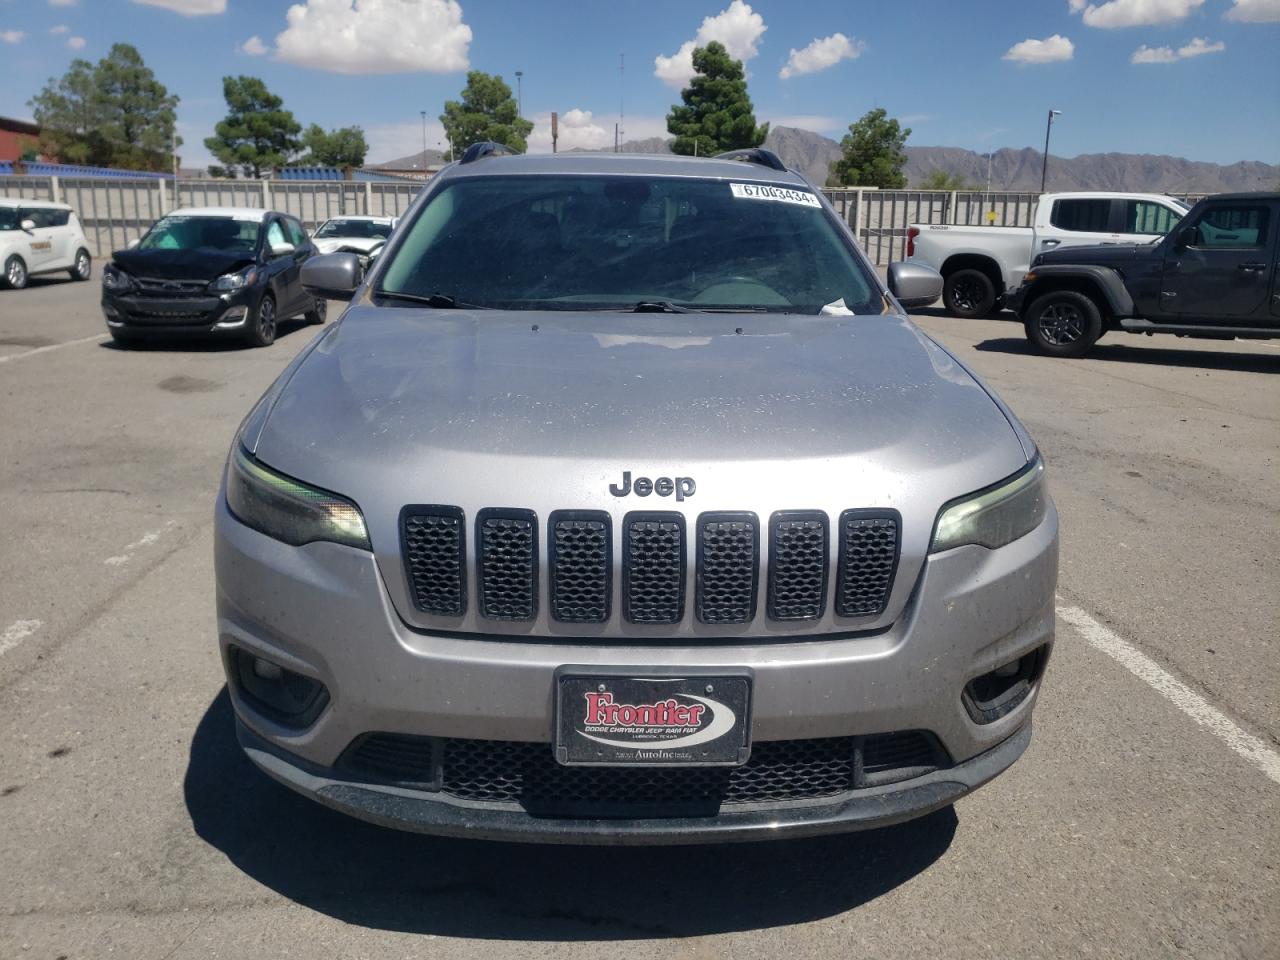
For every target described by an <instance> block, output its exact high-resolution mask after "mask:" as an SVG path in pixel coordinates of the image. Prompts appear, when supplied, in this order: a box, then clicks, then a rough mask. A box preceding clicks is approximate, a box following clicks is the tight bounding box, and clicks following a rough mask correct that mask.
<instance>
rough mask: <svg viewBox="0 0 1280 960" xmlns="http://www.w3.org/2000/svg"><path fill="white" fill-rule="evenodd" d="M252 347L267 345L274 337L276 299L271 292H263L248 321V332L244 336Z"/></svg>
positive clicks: (269, 344)
mask: <svg viewBox="0 0 1280 960" xmlns="http://www.w3.org/2000/svg"><path fill="white" fill-rule="evenodd" d="M246 339H248V341H249V344H250V345H251V346H254V347H269V346H271V344H273V343H275V339H276V301H275V298H274V297H273V296H271V294H269V293H267V294H264V295H263V297H262V300H261V301H260V302H259V303H258V309H257V310H255V311H254V312H253V317H252V318H251V319H250V321H249V332H248V334H247V336H246Z"/></svg>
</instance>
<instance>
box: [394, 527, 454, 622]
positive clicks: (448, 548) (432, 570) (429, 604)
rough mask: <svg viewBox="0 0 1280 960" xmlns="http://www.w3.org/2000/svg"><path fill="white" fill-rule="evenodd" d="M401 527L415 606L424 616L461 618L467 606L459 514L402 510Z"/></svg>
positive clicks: (406, 566) (406, 565) (405, 559)
mask: <svg viewBox="0 0 1280 960" xmlns="http://www.w3.org/2000/svg"><path fill="white" fill-rule="evenodd" d="M400 525H401V536H402V537H403V539H404V564H405V569H406V571H407V572H408V574H409V586H410V589H411V591H412V593H413V604H414V606H415V607H417V608H418V609H419V610H421V611H422V612H423V613H434V614H438V615H440V616H447V617H460V616H462V614H463V613H464V612H465V611H466V607H467V591H466V573H465V570H466V547H465V545H464V539H465V538H464V536H463V517H462V511H461V510H460V509H458V508H457V507H442V506H424V507H405V508H404V510H403V511H402V512H401V515H400Z"/></svg>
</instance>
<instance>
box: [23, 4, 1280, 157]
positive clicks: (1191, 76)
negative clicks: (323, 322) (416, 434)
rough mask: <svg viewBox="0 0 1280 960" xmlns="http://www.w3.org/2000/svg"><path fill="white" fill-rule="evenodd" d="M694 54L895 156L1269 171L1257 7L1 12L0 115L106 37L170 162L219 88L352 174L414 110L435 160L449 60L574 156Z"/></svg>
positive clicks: (1272, 125)
mask: <svg viewBox="0 0 1280 960" xmlns="http://www.w3.org/2000/svg"><path fill="white" fill-rule="evenodd" d="M251 38H256V39H251ZM706 39H721V40H722V41H724V42H725V43H726V45H728V46H729V47H730V50H731V52H735V53H736V54H737V55H739V56H741V57H744V58H746V64H747V71H748V75H749V84H750V92H751V96H752V99H753V101H754V103H755V107H756V114H757V116H758V117H759V118H760V119H761V120H771V121H773V122H775V123H783V124H789V125H793V126H803V127H805V128H807V129H813V130H817V131H819V132H821V133H824V134H826V135H828V136H834V137H836V138H838V137H839V136H840V133H841V132H842V130H843V129H844V128H846V127H847V125H848V124H849V123H850V122H852V121H853V120H855V119H857V118H858V117H859V116H860V115H861V114H863V113H864V112H865V111H866V110H868V109H870V108H871V107H873V106H883V107H885V108H886V109H887V110H888V111H889V112H890V114H891V115H894V116H897V117H899V118H900V119H903V120H904V121H905V122H906V124H907V125H909V126H910V127H911V128H912V130H913V133H912V135H911V138H910V140H909V143H910V144H912V145H917V146H938V145H942V146H957V147H967V148H969V149H973V150H978V151H985V150H989V149H994V148H998V147H1004V146H1009V147H1024V146H1034V147H1037V148H1038V147H1039V146H1041V145H1042V143H1043V137H1044V120H1045V113H1046V111H1047V110H1048V109H1049V108H1051V107H1052V108H1055V109H1058V110H1062V111H1063V116H1062V117H1061V118H1059V120H1058V121H1057V123H1056V124H1055V126H1054V138H1053V144H1052V151H1053V152H1054V153H1055V154H1058V155H1062V156H1075V155H1077V154H1080V153H1101V152H1108V151H1117V152H1123V153H1168V154H1173V155H1177V156H1185V157H1190V158H1192V159H1195V160H1210V161H1215V162H1219V163H1231V162H1234V161H1237V160H1265V161H1267V162H1271V163H1275V162H1280V96H1277V94H1278V93H1280V0H983V2H963V0H897V2H893V3H886V2H871V0H803V2H796V0H779V2H774V0H751V2H749V3H748V2H744V0H712V2H693V0H574V2H570V0H523V2H521V0H461V2H454V0H356V2H355V3H354V4H353V3H352V0H305V2H303V0H297V2H294V3H289V2H287V0H279V2H277V0H0V115H3V116H10V117H20V118H27V117H29V116H30V109H29V108H28V107H27V104H26V102H27V100H28V99H30V97H31V96H32V95H33V94H34V93H36V92H37V91H38V90H39V89H40V87H41V86H42V85H43V84H44V82H45V81H46V80H47V79H48V78H49V77H51V76H56V75H59V74H61V72H62V71H63V70H65V69H66V66H67V64H68V63H69V62H70V60H71V59H72V58H73V57H75V56H83V57H86V58H88V59H90V60H96V59H98V58H99V57H101V56H102V55H104V54H105V53H106V52H107V50H108V49H109V47H110V45H111V44H112V43H113V42H117V41H126V42H129V43H132V44H134V45H135V46H137V47H138V49H139V50H140V51H141V52H142V55H143V57H144V58H145V60H146V61H147V63H148V64H149V65H150V66H151V67H152V68H153V69H154V70H155V72H156V74H157V75H158V77H159V78H160V80H161V81H162V82H163V83H164V84H166V85H167V86H168V87H169V89H170V90H171V91H173V92H175V93H177V94H178V95H179V96H180V97H181V98H182V102H181V104H180V106H179V112H178V116H179V132H180V133H181V134H182V136H183V137H184V139H185V140H186V146H185V147H184V148H183V149H182V150H181V151H180V152H181V153H182V154H183V158H184V163H186V164H187V165H188V166H194V165H202V164H204V163H207V162H208V160H209V156H208V152H207V151H206V150H205V149H204V147H203V145H202V144H201V141H202V140H203V138H204V137H206V136H208V135H210V134H211V133H212V127H213V124H214V123H215V122H216V121H217V120H218V119H219V118H220V117H221V116H222V114H223V113H224V112H225V111H224V104H223V102H222V99H221V77H222V76H224V75H226V74H241V73H244V74H251V75H256V76H261V77H263V78H264V79H265V80H266V82H267V85H268V86H269V87H270V88H271V89H272V90H273V91H274V92H276V93H278V94H279V95H281V96H282V97H283V98H284V100H285V105H286V106H287V107H288V108H289V109H291V110H293V112H294V114H295V115H296V116H297V118H298V119H299V120H300V121H301V122H302V123H304V124H307V123H311V122H316V123H320V124H322V125H323V126H325V127H334V126H345V125H348V124H359V125H361V126H362V127H364V129H365V131H366V135H367V137H368V139H369V141H370V145H371V152H370V157H369V159H370V160H371V161H375V162H376V161H381V160H387V159H391V158H393V157H397V156H402V155H405V154H408V153H411V152H413V151H415V150H418V149H420V148H421V146H422V123H421V117H420V111H422V110H426V111H427V117H428V132H427V143H428V146H430V147H433V148H434V147H437V146H439V145H440V144H441V142H442V141H443V134H442V132H441V128H440V124H439V122H438V119H437V118H438V116H439V114H440V112H441V108H442V105H443V103H444V101H445V100H446V99H449V98H451V97H456V96H457V95H458V92H459V91H460V90H461V88H462V85H463V83H464V81H465V71H466V69H468V68H470V69H478V70H484V71H488V72H491V73H499V74H502V75H503V76H504V77H505V78H506V79H507V80H508V82H509V83H511V85H512V87H513V88H514V87H515V76H514V74H515V71H516V70H522V71H523V72H524V79H523V106H524V114H525V116H527V117H529V118H530V119H533V120H535V122H536V123H537V124H538V126H537V129H536V130H535V134H534V137H533V138H532V140H531V149H535V150H537V149H548V148H549V145H548V139H547V137H548V134H547V130H546V126H547V125H546V116H547V115H548V114H549V112H550V111H552V110H557V111H559V112H560V115H561V146H562V147H564V146H573V145H583V146H597V145H606V144H611V143H612V141H613V127H614V123H615V122H617V120H618V113H619V101H620V99H621V100H622V101H623V102H624V104H625V110H626V123H625V129H626V134H627V137H628V138H629V139H632V138H638V137H643V136H653V135H658V134H664V133H665V123H664V117H665V114H666V112H667V110H668V109H669V108H670V106H671V104H672V103H674V102H677V101H678V98H679V94H678V86H679V83H680V80H681V78H682V77H683V76H684V71H685V70H687V49H688V44H689V42H690V41H705V40H706ZM682 51H683V52H682ZM619 54H625V58H626V61H625V62H626V70H625V76H624V77H620V76H619ZM1135 60H1137V61H1138V62H1134V61H1135Z"/></svg>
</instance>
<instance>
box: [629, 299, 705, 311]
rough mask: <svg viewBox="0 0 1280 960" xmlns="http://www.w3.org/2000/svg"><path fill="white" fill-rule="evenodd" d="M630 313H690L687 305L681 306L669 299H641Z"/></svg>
mask: <svg viewBox="0 0 1280 960" xmlns="http://www.w3.org/2000/svg"><path fill="white" fill-rule="evenodd" d="M631 312H632V313H691V312H692V311H690V310H689V308H688V307H682V306H679V305H678V304H674V303H672V302H671V301H670V300H641V301H640V302H639V303H637V304H636V305H635V307H634V308H633V309H632V311H631Z"/></svg>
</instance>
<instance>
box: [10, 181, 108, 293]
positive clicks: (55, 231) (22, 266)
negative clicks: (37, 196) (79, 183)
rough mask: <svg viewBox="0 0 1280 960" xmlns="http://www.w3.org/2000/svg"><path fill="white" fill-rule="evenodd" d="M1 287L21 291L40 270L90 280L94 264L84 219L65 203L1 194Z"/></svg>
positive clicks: (73, 278)
mask: <svg viewBox="0 0 1280 960" xmlns="http://www.w3.org/2000/svg"><path fill="white" fill-rule="evenodd" d="M0 264H3V265H4V270H3V273H0V287H6V286H7V287H12V288H13V289H15V290H21V289H22V288H23V287H25V286H26V285H27V278H28V277H31V276H34V275H35V274H38V273H55V272H57V271H59V270H66V271H67V272H69V273H70V274H71V279H72V280H88V279H89V275H90V272H91V271H92V267H93V263H92V261H91V260H90V258H89V246H88V243H87V242H86V241H85V238H84V230H82V229H81V228H80V219H79V217H77V216H76V215H75V212H74V211H73V210H72V209H71V208H70V207H69V206H67V205H66V204H65V203H45V202H43V201H40V200H16V199H12V198H8V197H0Z"/></svg>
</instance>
